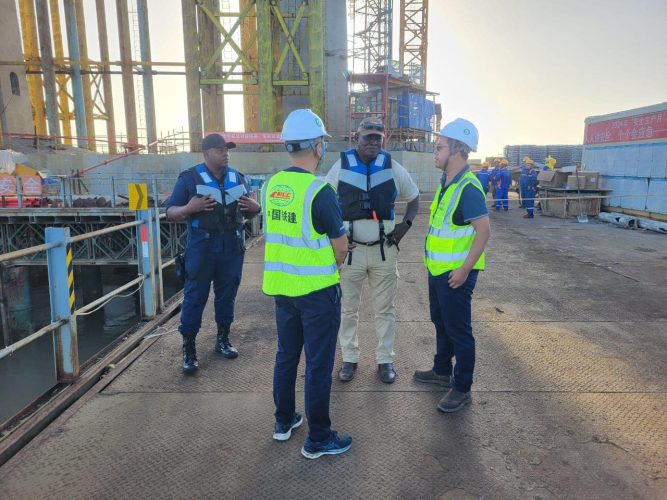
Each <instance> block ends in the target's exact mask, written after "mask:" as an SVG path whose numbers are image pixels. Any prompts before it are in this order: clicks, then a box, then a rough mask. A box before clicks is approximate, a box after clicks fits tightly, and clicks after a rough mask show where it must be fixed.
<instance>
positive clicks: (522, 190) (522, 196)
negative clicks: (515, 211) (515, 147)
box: [519, 156, 535, 208]
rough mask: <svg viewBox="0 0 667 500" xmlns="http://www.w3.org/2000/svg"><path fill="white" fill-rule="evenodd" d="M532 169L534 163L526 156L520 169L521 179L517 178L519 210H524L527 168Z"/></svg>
mask: <svg viewBox="0 0 667 500" xmlns="http://www.w3.org/2000/svg"><path fill="white" fill-rule="evenodd" d="M529 166H530V167H531V168H533V167H534V166H535V162H534V161H533V160H532V159H531V158H530V157H528V156H524V157H523V166H522V167H521V177H519V208H526V203H525V200H526V193H525V191H526V184H527V182H528V178H527V174H528V167H529Z"/></svg>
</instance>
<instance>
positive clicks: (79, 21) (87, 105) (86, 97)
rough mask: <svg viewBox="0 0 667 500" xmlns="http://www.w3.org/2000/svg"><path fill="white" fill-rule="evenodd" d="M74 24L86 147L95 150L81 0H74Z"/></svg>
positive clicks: (88, 65) (91, 95) (92, 108)
mask: <svg viewBox="0 0 667 500" xmlns="http://www.w3.org/2000/svg"><path fill="white" fill-rule="evenodd" d="M74 10H75V12H76V26H77V31H78V34H79V56H80V57H81V81H82V82H83V108H84V110H85V112H86V131H87V132H88V137H90V140H89V141H88V149H90V150H91V151H95V150H96V147H95V117H94V115H93V112H94V104H93V93H92V84H91V81H90V61H89V59H88V42H87V39H86V20H85V18H84V12H83V0H75V2H74Z"/></svg>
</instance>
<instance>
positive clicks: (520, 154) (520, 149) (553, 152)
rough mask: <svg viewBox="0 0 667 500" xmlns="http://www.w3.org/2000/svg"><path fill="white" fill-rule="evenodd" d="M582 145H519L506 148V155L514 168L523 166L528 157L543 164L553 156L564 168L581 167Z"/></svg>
mask: <svg viewBox="0 0 667 500" xmlns="http://www.w3.org/2000/svg"><path fill="white" fill-rule="evenodd" d="M582 152H583V146H582V145H568V144H555V145H548V146H536V145H532V144H530V145H518V146H505V148H504V155H505V158H507V161H509V163H510V165H512V166H521V165H523V158H525V157H526V156H527V157H528V158H530V159H531V160H533V161H535V162H536V163H542V162H544V160H545V159H546V158H547V157H548V156H551V157H552V158H555V159H556V161H557V165H560V166H562V167H566V166H571V165H581V155H582Z"/></svg>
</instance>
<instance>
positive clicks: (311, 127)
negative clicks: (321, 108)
mask: <svg viewBox="0 0 667 500" xmlns="http://www.w3.org/2000/svg"><path fill="white" fill-rule="evenodd" d="M324 136H326V137H331V136H330V135H329V134H327V129H325V128H324V124H323V123H322V120H321V119H320V117H319V116H317V115H316V114H315V113H313V112H312V111H311V110H310V109H295V110H294V111H292V112H291V113H290V114H289V116H288V117H287V119H286V120H285V123H283V131H282V133H281V134H280V138H281V139H282V140H283V141H285V142H292V141H307V140H310V139H317V138H318V137H324Z"/></svg>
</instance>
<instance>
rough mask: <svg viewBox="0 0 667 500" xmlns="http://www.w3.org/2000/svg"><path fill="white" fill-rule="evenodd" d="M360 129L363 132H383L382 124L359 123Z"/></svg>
mask: <svg viewBox="0 0 667 500" xmlns="http://www.w3.org/2000/svg"><path fill="white" fill-rule="evenodd" d="M360 126H361V128H362V129H364V130H377V131H378V132H384V124H383V123H364V122H362V123H361V125H360Z"/></svg>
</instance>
